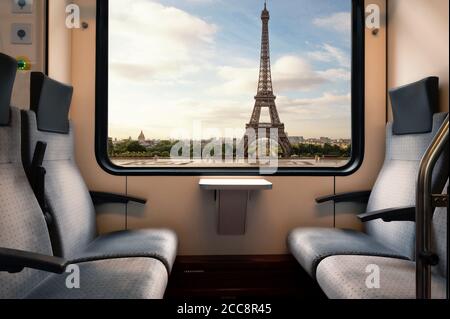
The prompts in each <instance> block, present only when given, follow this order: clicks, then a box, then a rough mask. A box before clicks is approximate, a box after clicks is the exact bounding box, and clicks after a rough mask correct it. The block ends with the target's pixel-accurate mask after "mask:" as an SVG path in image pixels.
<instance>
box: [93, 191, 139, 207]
mask: <svg viewBox="0 0 450 319" xmlns="http://www.w3.org/2000/svg"><path fill="white" fill-rule="evenodd" d="M90 194H91V198H92V201H93V202H94V205H101V204H107V203H111V204H128V203H129V202H135V203H138V204H143V205H145V204H146V203H147V200H146V199H141V198H136V197H130V196H125V195H118V194H112V193H102V192H90Z"/></svg>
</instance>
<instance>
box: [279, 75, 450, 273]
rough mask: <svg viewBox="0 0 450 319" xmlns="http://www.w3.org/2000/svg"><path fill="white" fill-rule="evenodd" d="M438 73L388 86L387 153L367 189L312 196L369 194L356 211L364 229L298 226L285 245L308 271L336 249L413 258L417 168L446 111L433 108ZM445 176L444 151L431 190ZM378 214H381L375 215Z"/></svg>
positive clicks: (343, 252)
mask: <svg viewBox="0 0 450 319" xmlns="http://www.w3.org/2000/svg"><path fill="white" fill-rule="evenodd" d="M438 92H439V79H438V78H436V77H429V78H426V79H424V80H421V81H419V82H416V83H412V84H410V85H407V86H404V87H401V88H398V89H395V90H392V91H391V92H390V96H391V100H392V106H393V110H394V122H393V123H389V124H388V125H387V130H386V157H385V162H384V165H383V167H382V169H381V171H380V173H379V176H378V178H377V181H376V183H375V186H374V187H373V190H371V191H364V192H355V193H348V194H338V195H332V196H327V197H324V198H321V199H318V200H317V201H318V202H319V203H321V202H326V201H335V203H340V202H351V201H361V200H364V199H368V205H367V208H366V213H365V214H362V215H359V216H358V217H360V219H361V221H362V222H364V226H365V233H360V232H357V231H352V230H340V229H326V228H323V229H322V228H298V229H295V230H293V231H292V232H291V233H290V235H289V237H288V247H289V250H290V251H291V253H292V254H293V255H294V257H295V258H296V259H297V260H298V262H299V263H300V264H301V265H302V266H303V268H304V269H305V270H306V271H307V272H308V273H309V274H310V275H311V276H312V277H313V278H315V277H316V269H317V266H318V265H319V263H320V262H321V261H322V260H323V259H325V258H327V257H330V256H335V255H363V256H377V257H391V258H392V257H393V258H398V259H404V260H414V258H415V256H414V255H415V223H414V217H415V196H416V182H417V176H418V170H419V165H420V161H421V160H422V156H423V155H424V153H425V152H426V150H427V149H428V147H429V145H430V144H431V142H432V140H433V138H434V137H435V135H436V133H437V132H438V130H439V128H440V127H441V125H442V124H443V122H444V121H445V118H446V116H447V114H446V113H438V114H434V113H435V112H434V110H435V108H436V105H437V102H436V101H437V96H438ZM447 176H448V151H447V152H445V154H443V155H442V157H441V158H440V160H439V161H438V164H437V165H436V169H435V171H434V178H433V190H434V191H435V192H439V191H440V190H442V187H443V186H444V184H445V182H446V180H447ZM380 216H381V217H383V218H380Z"/></svg>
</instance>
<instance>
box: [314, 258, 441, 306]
mask: <svg viewBox="0 0 450 319" xmlns="http://www.w3.org/2000/svg"><path fill="white" fill-rule="evenodd" d="M374 266H375V267H378V269H379V275H380V277H379V279H380V286H379V288H377V287H375V288H373V286H371V285H367V280H368V279H369V280H370V278H369V276H370V275H371V274H373V273H372V272H373V269H374V268H373V267H374ZM317 281H318V282H319V285H320V287H321V288H322V290H323V291H324V292H325V294H326V295H327V297H328V298H330V299H415V298H416V266H415V263H414V262H413V261H407V260H399V259H392V258H384V257H372V256H332V257H328V258H326V259H324V260H323V261H322V262H321V263H320V264H319V266H318V268H317ZM369 287H370V288H369ZM432 298H433V299H445V298H446V280H445V278H444V277H442V276H438V275H434V276H433V280H432Z"/></svg>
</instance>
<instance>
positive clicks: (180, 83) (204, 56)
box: [96, 0, 364, 175]
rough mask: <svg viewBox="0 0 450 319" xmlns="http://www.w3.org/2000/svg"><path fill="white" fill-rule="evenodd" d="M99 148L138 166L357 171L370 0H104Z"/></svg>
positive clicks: (114, 165)
mask: <svg viewBox="0 0 450 319" xmlns="http://www.w3.org/2000/svg"><path fill="white" fill-rule="evenodd" d="M97 6H98V8H97V24H98V27H97V106H96V107H97V113H96V122H97V125H96V155H97V159H98V161H99V163H100V164H101V165H102V167H103V168H105V169H106V170H107V171H109V172H110V173H114V174H126V175H152V174H186V175H202V174H206V175H208V174H210V175H222V174H226V175H257V174H276V175H303V174H304V175H346V174H350V173H352V172H354V171H355V170H356V169H357V168H358V167H359V165H360V164H361V161H362V158H363V152H364V144H363V141H364V127H363V122H364V7H363V1H362V0H342V1H335V0H314V1H313V0H301V1H291V0H280V1H270V2H264V1H263V0H250V1H240V0H230V1H219V2H217V1H178V0H130V1H123V0H109V1H103V0H101V1H98V3H97Z"/></svg>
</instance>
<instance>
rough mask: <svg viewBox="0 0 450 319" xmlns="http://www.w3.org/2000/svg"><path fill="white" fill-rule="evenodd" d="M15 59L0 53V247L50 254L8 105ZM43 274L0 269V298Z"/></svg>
mask: <svg viewBox="0 0 450 319" xmlns="http://www.w3.org/2000/svg"><path fill="white" fill-rule="evenodd" d="M16 69H17V62H16V61H15V60H14V59H13V58H10V57H8V56H6V55H4V54H1V53H0V80H1V81H0V96H1V100H0V123H1V124H0V247H2V248H9V249H18V250H24V251H30V252H35V253H40V254H45V255H51V254H52V249H51V244H50V238H49V233H48V230H47V225H46V222H45V219H44V216H43V214H42V211H41V208H40V207H39V204H38V202H37V200H36V198H35V196H34V194H33V191H32V189H31V187H30V185H29V183H28V179H27V177H26V174H25V171H24V169H23V166H22V160H21V141H20V125H21V123H20V111H19V110H18V109H16V108H12V107H10V105H9V104H10V100H11V94H12V84H13V83H14V80H15V74H16ZM47 276H48V275H47V274H46V273H44V272H40V271H35V270H30V269H25V270H24V271H22V272H21V273H18V274H9V273H5V272H0V299H17V298H23V297H25V296H26V295H27V294H28V293H29V292H30V291H31V290H32V289H33V288H35V287H36V286H37V285H38V284H40V283H41V282H42V281H43V280H44V279H45V278H47Z"/></svg>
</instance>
